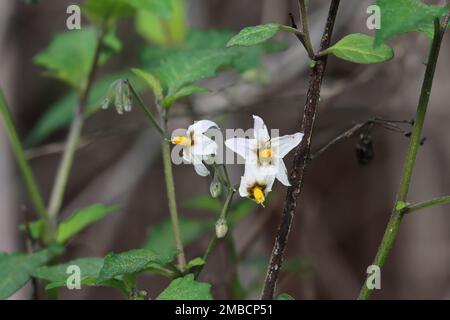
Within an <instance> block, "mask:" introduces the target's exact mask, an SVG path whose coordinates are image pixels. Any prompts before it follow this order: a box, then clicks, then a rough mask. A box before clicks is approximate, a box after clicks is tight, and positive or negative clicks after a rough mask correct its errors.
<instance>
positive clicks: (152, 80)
mask: <svg viewBox="0 0 450 320" xmlns="http://www.w3.org/2000/svg"><path fill="white" fill-rule="evenodd" d="M131 71H132V72H133V73H134V74H135V75H136V76H137V77H139V78H141V79H142V80H143V81H144V82H145V83H146V84H147V85H148V86H149V87H150V89H152V91H153V94H154V95H155V97H156V99H158V100H161V99H162V98H163V93H162V87H161V83H159V80H158V79H157V78H156V77H155V76H154V75H152V74H151V73H149V72H146V71H144V70H142V69H137V68H134V69H131Z"/></svg>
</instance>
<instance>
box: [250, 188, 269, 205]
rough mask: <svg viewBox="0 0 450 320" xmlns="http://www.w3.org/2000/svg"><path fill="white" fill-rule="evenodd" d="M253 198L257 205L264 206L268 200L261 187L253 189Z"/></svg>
mask: <svg viewBox="0 0 450 320" xmlns="http://www.w3.org/2000/svg"><path fill="white" fill-rule="evenodd" d="M252 196H253V199H255V202H256V203H257V204H263V203H264V200H266V197H265V196H264V191H263V189H262V188H261V187H260V186H255V187H253V190H252Z"/></svg>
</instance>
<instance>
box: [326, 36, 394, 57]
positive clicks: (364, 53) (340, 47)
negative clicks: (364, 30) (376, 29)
mask: <svg viewBox="0 0 450 320" xmlns="http://www.w3.org/2000/svg"><path fill="white" fill-rule="evenodd" d="M373 43H374V38H373V37H369V36H367V35H364V34H359V33H355V34H350V35H348V36H346V37H344V38H342V39H341V40H339V41H338V42H337V43H336V44H335V45H333V46H332V47H330V48H328V49H326V50H325V51H324V53H332V54H334V55H335V56H336V57H338V58H341V59H343V60H347V61H350V62H354V63H362V64H372V63H381V62H385V61H388V60H390V59H392V58H393V57H394V51H393V50H392V48H391V47H390V46H388V45H387V44H382V45H380V46H378V47H376V48H374V46H373Z"/></svg>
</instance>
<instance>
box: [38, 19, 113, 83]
mask: <svg viewBox="0 0 450 320" xmlns="http://www.w3.org/2000/svg"><path fill="white" fill-rule="evenodd" d="M97 44H98V36H97V31H96V29H95V28H93V27H86V28H83V29H81V30H73V31H66V32H63V33H59V34H57V35H56V36H55V37H54V38H53V41H52V42H51V44H50V46H49V47H48V48H47V49H45V50H43V51H41V52H40V53H38V54H37V55H36V56H35V58H34V62H35V63H36V64H38V65H40V66H43V67H45V68H46V69H47V72H46V75H48V76H50V77H53V78H56V79H59V80H61V81H64V82H66V83H67V84H69V85H70V86H72V87H73V88H74V89H76V90H78V91H80V90H82V88H84V87H85V85H86V82H87V78H88V75H89V72H90V70H91V67H92V63H93V61H94V56H95V51H96V49H97ZM120 48H121V44H120V41H119V40H118V39H117V38H116V36H115V35H114V32H113V31H111V32H109V33H108V34H107V35H106V36H105V39H104V49H103V51H102V54H101V56H100V61H99V63H100V64H103V63H105V62H106V61H107V59H108V58H109V56H110V55H111V53H114V52H118V51H119V50H120Z"/></svg>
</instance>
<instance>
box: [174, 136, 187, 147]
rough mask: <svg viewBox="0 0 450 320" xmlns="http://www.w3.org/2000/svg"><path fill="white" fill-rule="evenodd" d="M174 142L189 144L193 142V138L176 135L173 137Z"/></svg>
mask: <svg viewBox="0 0 450 320" xmlns="http://www.w3.org/2000/svg"><path fill="white" fill-rule="evenodd" d="M172 143H173V144H181V145H183V146H189V145H190V144H191V139H189V138H187V137H183V136H178V137H174V138H173V139H172Z"/></svg>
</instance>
